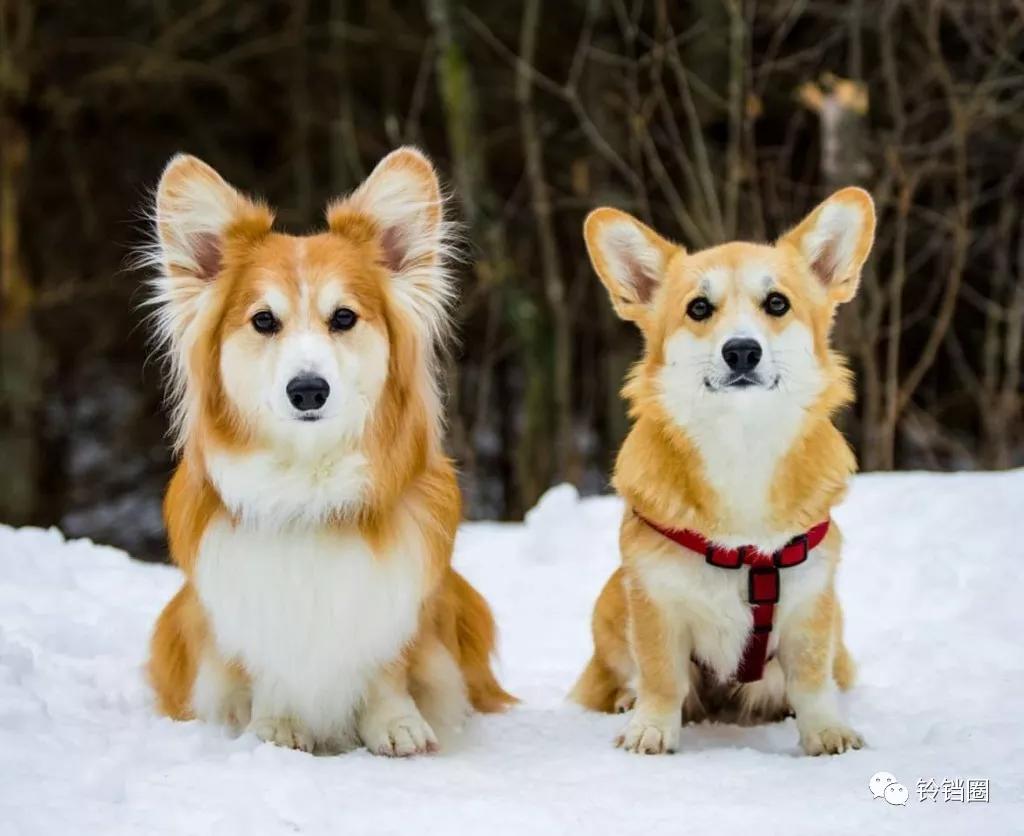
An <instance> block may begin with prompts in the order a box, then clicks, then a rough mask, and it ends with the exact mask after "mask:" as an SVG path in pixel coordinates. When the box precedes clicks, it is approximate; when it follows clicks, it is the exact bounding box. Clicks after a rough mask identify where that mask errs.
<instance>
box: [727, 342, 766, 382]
mask: <svg viewBox="0 0 1024 836" xmlns="http://www.w3.org/2000/svg"><path fill="white" fill-rule="evenodd" d="M722 357H724V358H725V362H726V365H728V366H729V368H730V369H732V370H733V371H734V372H737V373H738V374H743V373H744V372H750V371H753V370H754V369H755V368H757V364H758V363H760V362H761V344H760V343H759V342H758V341H757V340H751V339H747V338H743V339H735V340H729V341H728V342H727V343H726V344H725V345H723V346H722Z"/></svg>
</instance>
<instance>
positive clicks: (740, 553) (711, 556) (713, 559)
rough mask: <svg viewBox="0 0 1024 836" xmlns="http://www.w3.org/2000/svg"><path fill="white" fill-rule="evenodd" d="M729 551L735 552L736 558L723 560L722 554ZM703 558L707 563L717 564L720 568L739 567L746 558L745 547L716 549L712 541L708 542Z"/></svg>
mask: <svg viewBox="0 0 1024 836" xmlns="http://www.w3.org/2000/svg"><path fill="white" fill-rule="evenodd" d="M731 551H735V552H736V560H734V561H732V562H730V561H728V560H723V559H722V555H723V554H727V553H728V552H731ZM704 559H705V560H706V561H707V562H708V564H709V565H711V566H717V567H719V568H720V569H740V568H742V567H743V563H744V561H746V559H747V547H746V546H739V547H737V548H736V549H718V548H715V545H714V544H713V543H708V547H707V548H706V549H705V550H704Z"/></svg>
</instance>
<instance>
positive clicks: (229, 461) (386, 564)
mask: <svg viewBox="0 0 1024 836" xmlns="http://www.w3.org/2000/svg"><path fill="white" fill-rule="evenodd" d="M442 209H443V206H442V198H441V193H440V190H439V187H438V181H437V177H436V176H435V173H434V170H433V168H432V166H431V164H430V163H429V161H428V160H427V159H426V158H425V157H424V156H423V155H422V154H420V153H419V152H417V151H415V150H413V149H408V148H403V149H400V150H398V151H395V152H394V153H392V154H391V155H389V156H388V157H387V158H385V159H384V160H383V161H382V162H381V163H380V164H379V165H378V166H377V168H376V169H375V170H374V171H373V173H372V174H371V175H370V177H369V178H368V179H367V180H366V181H365V182H364V183H363V184H362V185H361V186H360V187H359V188H358V189H357V190H356V191H355V192H354V193H352V194H351V195H350V196H348V197H346V198H343V199H340V200H338V201H336V202H334V203H332V204H331V205H330V206H328V207H327V231H325V232H322V233H320V234H315V235H309V236H305V237H297V236H291V235H285V234H281V233H278V232H275V231H274V230H273V220H274V219H273V215H272V214H271V212H270V210H268V209H267V208H266V207H265V206H264V205H262V204H260V203H257V202H254V201H252V200H250V199H248V198H246V197H244V196H243V195H241V194H240V193H239V192H237V191H236V190H235V189H234V188H232V187H231V186H229V185H228V184H227V183H226V182H225V181H224V180H223V179H222V178H221V177H220V176H219V175H218V174H217V173H216V172H215V171H214V170H213V169H212V168H210V167H209V166H207V165H206V164H204V163H202V162H200V161H199V160H197V159H195V158H193V157H188V156H178V157H175V158H174V159H173V160H171V162H170V164H169V165H168V166H167V168H166V169H165V171H164V173H163V176H162V178H161V180H160V185H159V187H158V190H157V195H156V207H155V220H156V232H157V245H156V246H155V248H154V257H153V261H155V262H156V264H157V266H158V268H159V276H158V278H157V280H156V282H155V287H156V293H155V300H154V303H155V305H156V318H157V323H158V332H159V336H160V337H161V338H162V339H163V341H164V342H165V344H166V349H167V352H168V356H169V360H170V372H171V374H170V384H171V386H170V395H171V404H172V406H173V431H174V436H175V439H176V442H177V446H178V449H179V450H180V453H181V461H180V464H179V465H178V467H177V470H176V471H175V473H174V477H173V479H172V480H171V484H170V487H169V488H168V491H167V497H166V500H165V503H164V514H165V520H166V523H167V531H168V538H169V543H170V549H171V554H172V557H173V559H174V561H175V563H177V565H178V566H180V567H181V569H182V570H183V572H184V574H185V583H184V586H183V587H182V589H181V591H180V592H178V594H177V595H176V596H175V597H174V599H173V600H172V601H171V602H170V603H169V604H168V605H167V607H166V609H164V611H163V613H162V614H161V616H160V618H159V620H158V622H157V624H156V629H155V632H154V634H153V639H152V647H151V653H152V655H151V659H150V662H149V676H150V680H151V682H152V684H153V687H154V689H155V691H156V695H157V702H158V705H159V708H160V710H162V711H163V712H164V713H166V714H167V715H170V716H171V717H174V718H178V719H188V718H193V717H195V718H200V719H203V720H207V721H211V722H217V723H223V724H226V725H228V726H232V727H234V728H236V729H238V730H248V731H250V732H253V733H255V734H256V735H258V736H259V737H260V738H262V739H263V740H267V741H271V742H273V743H276V744H279V745H282V746H288V747H293V748H296V749H302V750H306V751H313V750H314V749H315V750H318V751H327V752H330V751H342V750H344V749H347V748H350V747H351V746H353V745H356V744H357V743H358V742H360V741H361V742H362V743H363V744H365V745H366V747H367V748H368V749H370V750H371V751H373V752H376V753H379V754H385V755H410V754H414V753H420V752H427V751H431V750H433V749H435V748H437V745H438V744H437V737H436V734H435V730H436V729H437V728H438V726H439V725H441V726H447V725H449V724H450V725H453V726H456V725H458V724H459V723H460V722H461V720H462V718H463V717H464V716H465V714H466V712H468V711H469V710H470V706H472V707H473V708H476V709H477V710H480V711H496V710H500V709H501V708H503V707H505V706H507V705H509V704H510V703H511V702H512V701H513V698H512V697H511V696H509V694H507V693H506V692H505V691H504V690H503V689H502V688H501V687H500V686H499V684H498V682H497V681H496V679H495V677H494V675H493V674H492V671H491V668H490V654H491V652H492V649H493V646H494V635H495V630H494V623H493V620H492V617H491V613H490V610H489V609H488V607H487V604H486V603H485V601H484V600H483V598H482V597H481V596H480V595H479V594H478V593H477V592H476V591H475V590H474V589H473V588H472V587H471V586H470V585H469V583H467V582H466V580H464V579H463V578H462V577H460V576H459V575H458V574H457V573H456V572H455V571H454V570H453V569H452V567H451V565H450V558H451V552H452V543H453V539H454V537H455V530H456V526H457V524H458V522H459V517H460V497H459V491H458V487H457V484H456V480H455V476H454V471H453V469H452V465H451V463H450V462H449V460H448V459H447V458H446V457H445V455H444V452H443V450H442V415H441V403H440V397H439V391H438V351H439V343H440V341H441V340H442V339H443V337H444V336H445V334H446V331H447V330H448V328H449V325H448V321H447V318H446V307H447V303H448V301H449V299H450V297H451V295H452V287H451V284H450V282H449V278H448V276H447V275H446V272H445V267H444V256H445V250H446V247H447V246H448V244H447V239H446V233H445V223H444V219H443V213H442Z"/></svg>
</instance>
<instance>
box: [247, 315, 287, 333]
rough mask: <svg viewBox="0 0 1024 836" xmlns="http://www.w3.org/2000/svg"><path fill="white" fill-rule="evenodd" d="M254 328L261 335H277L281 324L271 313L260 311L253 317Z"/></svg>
mask: <svg viewBox="0 0 1024 836" xmlns="http://www.w3.org/2000/svg"><path fill="white" fill-rule="evenodd" d="M252 327H253V328H255V329H256V331H257V332H258V333H260V334H276V333H277V332H278V331H280V330H281V322H280V321H279V320H278V318H277V317H276V316H274V315H273V314H272V313H271V312H270V311H259V312H258V313H255V314H253V316H252Z"/></svg>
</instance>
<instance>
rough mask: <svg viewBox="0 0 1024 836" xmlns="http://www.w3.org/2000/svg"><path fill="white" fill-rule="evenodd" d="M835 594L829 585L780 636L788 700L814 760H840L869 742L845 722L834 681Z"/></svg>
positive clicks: (785, 627) (801, 739)
mask: <svg viewBox="0 0 1024 836" xmlns="http://www.w3.org/2000/svg"><path fill="white" fill-rule="evenodd" d="M836 608H837V602H836V596H835V591H834V590H833V589H832V588H831V586H829V588H827V589H826V590H825V591H824V592H822V593H821V594H820V595H818V597H817V598H816V599H814V601H812V602H811V603H810V606H809V607H808V608H807V609H806V610H804V611H802V612H796V613H794V615H793V618H791V619H789V621H788V623H787V624H785V625H784V629H783V631H782V633H781V635H780V636H779V654H778V655H779V662H780V663H781V664H782V670H783V672H784V673H785V676H786V697H787V699H788V700H789V704H790V706H792V708H793V711H794V712H795V713H796V725H797V729H799V731H800V745H801V746H802V747H803V750H804V751H805V752H806V753H807V754H808V755H822V754H829V755H838V754H841V753H842V752H846V751H848V750H850V749H859V748H860V747H861V746H863V745H864V741H863V739H862V738H861V736H860V735H859V734H857V732H855V731H854V730H853V729H851V728H850V727H849V726H847V725H846V723H845V722H844V721H843V719H842V716H841V714H840V712H839V704H838V701H837V698H836V683H835V680H834V679H833V676H832V666H833V662H834V657H835V619H836V617H837V613H836Z"/></svg>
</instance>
